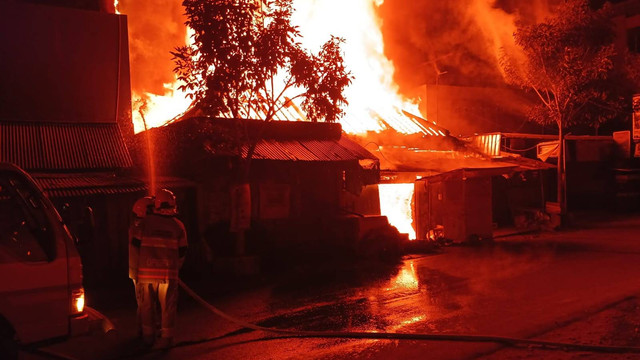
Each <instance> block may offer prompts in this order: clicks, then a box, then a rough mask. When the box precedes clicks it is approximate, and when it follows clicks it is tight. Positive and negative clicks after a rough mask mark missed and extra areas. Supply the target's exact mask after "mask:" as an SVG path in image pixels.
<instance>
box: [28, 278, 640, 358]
mask: <svg viewBox="0 0 640 360" xmlns="http://www.w3.org/2000/svg"><path fill="white" fill-rule="evenodd" d="M178 281H179V285H180V287H182V289H183V290H184V291H185V292H186V293H187V294H188V295H189V296H191V297H192V298H193V299H194V300H195V301H196V302H198V303H199V304H201V305H202V306H203V307H205V308H206V309H207V310H209V311H211V312H212V313H214V314H216V315H218V316H220V317H221V318H223V319H226V320H228V321H230V322H232V323H234V324H236V325H238V326H240V327H241V328H243V329H244V328H246V329H251V330H256V331H262V332H267V333H272V334H277V335H280V336H276V337H271V338H262V339H258V341H261V340H262V341H264V340H277V339H285V338H340V339H369V340H423V341H455V342H475V343H496V344H501V345H505V346H510V347H522V346H535V347H539V348H542V349H547V350H563V351H589V352H598V353H640V347H636V346H605V345H588V344H576V343H565V342H556V341H545V340H534V339H522V338H513V337H506V336H491V335H467V334H434V333H399V332H358V331H308V330H288V329H277V328H269V327H264V326H259V325H256V324H252V323H249V322H246V321H243V320H241V319H238V318H236V317H234V316H231V315H229V314H227V313H225V312H224V311H222V310H220V309H218V308H217V307H215V306H213V305H211V304H210V303H209V302H207V301H206V300H205V299H203V298H202V297H201V296H200V295H198V294H197V293H196V292H195V291H193V289H191V288H190V287H189V286H187V285H186V284H185V283H184V282H183V281H182V280H180V279H179V280H178ZM235 333H237V331H234V332H232V333H230V334H227V335H223V336H217V337H214V338H209V339H202V340H197V341H183V342H180V343H177V344H175V345H174V346H173V347H183V346H192V345H197V344H202V343H205V342H211V341H216V340H219V339H222V338H224V337H227V336H228V335H231V334H235ZM164 350H167V349H162V350H161V351H164ZM33 352H34V353H37V354H40V355H45V356H49V357H51V358H55V359H60V360H76V359H74V358H72V357H69V356H66V355H64V354H60V353H57V352H54V351H49V350H46V349H34V351H33ZM143 354H144V353H136V354H130V355H129V356H125V357H136V356H140V355H143ZM118 358H120V359H121V358H122V357H118Z"/></svg>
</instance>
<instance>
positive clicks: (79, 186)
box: [32, 174, 147, 198]
mask: <svg viewBox="0 0 640 360" xmlns="http://www.w3.org/2000/svg"><path fill="white" fill-rule="evenodd" d="M32 176H33V178H34V179H35V181H36V182H37V183H38V185H40V187H41V188H42V189H43V190H44V192H45V194H47V195H48V196H49V197H52V198H67V197H77V196H87V195H95V194H107V195H108V194H123V193H132V192H138V191H145V190H146V189H147V187H146V186H145V184H144V183H143V182H141V181H139V180H136V179H132V178H127V177H122V176H115V175H113V174H74V175H60V174H32Z"/></svg>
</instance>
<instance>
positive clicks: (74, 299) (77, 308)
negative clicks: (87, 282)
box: [71, 288, 84, 314]
mask: <svg viewBox="0 0 640 360" xmlns="http://www.w3.org/2000/svg"><path fill="white" fill-rule="evenodd" d="M83 311H84V288H78V289H74V290H72V291H71V313H72V314H81V313H82V312H83Z"/></svg>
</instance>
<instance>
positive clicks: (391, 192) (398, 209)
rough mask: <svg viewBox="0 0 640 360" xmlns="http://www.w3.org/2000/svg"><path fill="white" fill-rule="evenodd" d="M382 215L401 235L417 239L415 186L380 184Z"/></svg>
mask: <svg viewBox="0 0 640 360" xmlns="http://www.w3.org/2000/svg"><path fill="white" fill-rule="evenodd" d="M378 189H379V191H380V213H381V214H382V215H385V216H386V217H387V218H388V219H389V223H390V224H391V225H393V226H395V227H396V228H397V229H398V231H400V232H401V233H405V234H409V239H411V240H413V239H415V238H416V232H415V230H414V229H413V225H412V221H413V220H412V216H411V215H412V213H411V199H412V198H413V184H379V185H378Z"/></svg>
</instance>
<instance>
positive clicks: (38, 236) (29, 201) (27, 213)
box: [0, 174, 55, 263]
mask: <svg viewBox="0 0 640 360" xmlns="http://www.w3.org/2000/svg"><path fill="white" fill-rule="evenodd" d="M48 225H49V224H48V220H47V218H46V214H45V213H44V212H43V208H42V203H41V202H40V201H39V200H38V199H37V197H35V196H33V195H32V194H31V192H30V191H29V189H28V187H26V186H25V184H24V183H23V182H22V181H20V180H19V179H17V178H12V177H9V176H6V175H5V174H0V262H2V263H7V262H18V261H28V262H39V261H49V260H53V257H54V256H52V255H55V253H52V252H51V246H52V245H53V246H55V243H53V244H52V241H53V239H52V236H51V229H50V226H48ZM47 250H49V251H48V252H47Z"/></svg>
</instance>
